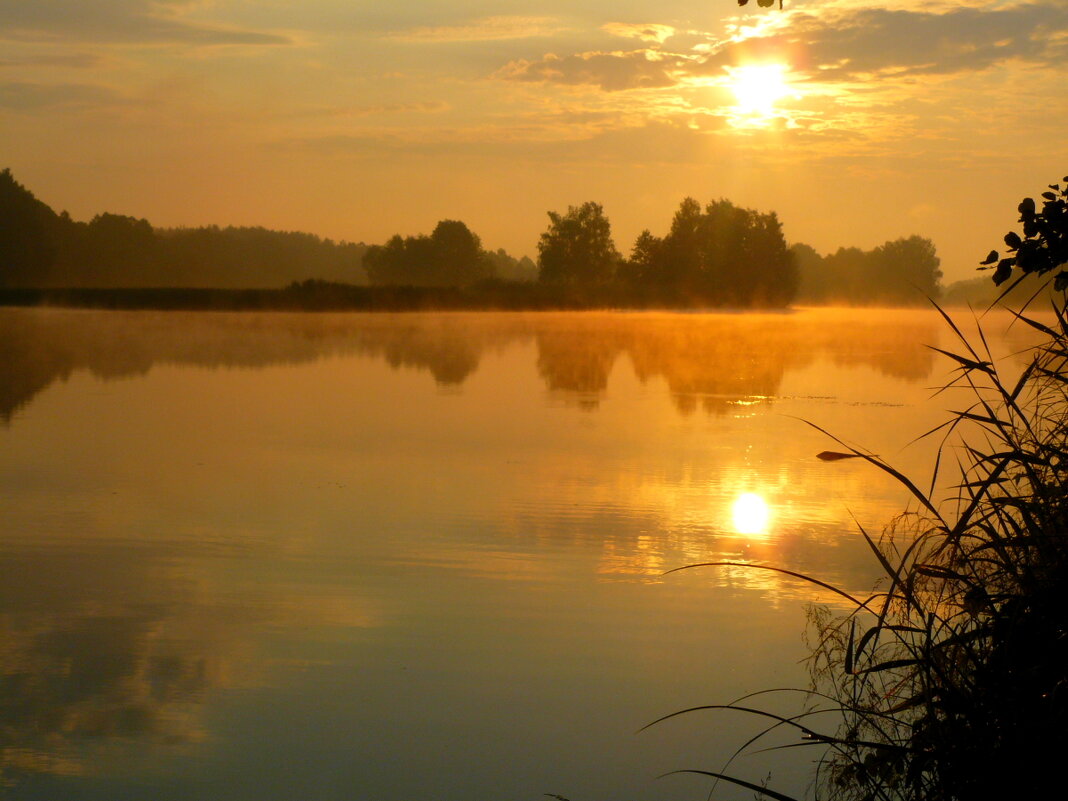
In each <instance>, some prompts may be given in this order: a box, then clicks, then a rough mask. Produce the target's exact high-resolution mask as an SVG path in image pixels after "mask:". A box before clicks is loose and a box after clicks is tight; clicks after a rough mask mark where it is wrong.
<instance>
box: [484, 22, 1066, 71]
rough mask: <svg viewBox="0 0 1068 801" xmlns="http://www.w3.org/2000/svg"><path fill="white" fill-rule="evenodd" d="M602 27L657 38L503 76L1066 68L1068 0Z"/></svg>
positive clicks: (522, 65) (518, 67)
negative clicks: (724, 31) (675, 38)
mask: <svg viewBox="0 0 1068 801" xmlns="http://www.w3.org/2000/svg"><path fill="white" fill-rule="evenodd" d="M603 29H604V30H606V31H608V32H609V33H612V34H615V35H618V36H626V37H631V38H639V39H643V40H645V41H647V42H649V43H650V46H649V47H647V48H646V49H644V50H635V51H630V52H618V51H617V52H607V51H604V52H584V53H577V54H573V55H566V56H560V55H555V54H549V55H546V56H544V57H543V58H541V59H538V60H533V61H531V60H516V61H512V62H509V63H508V64H506V65H505V66H504V67H502V68H501V69H500V70H498V71H497V73H496V74H495V77H497V78H502V79H507V80H515V81H538V82H542V83H557V84H565V85H581V84H587V85H591V86H598V87H600V88H601V89H603V90H605V91H617V90H622V89H635V88H667V87H672V86H676V85H681V84H685V83H687V82H693V81H701V80H705V79H707V78H709V77H717V76H724V75H725V72H724V68H725V67H728V66H734V65H738V64H745V63H753V62H766V61H777V62H786V63H789V64H790V65H791V68H792V73H793V75H794V76H795V77H804V78H806V79H807V80H809V81H814V82H828V83H833V82H845V81H858V80H866V79H870V78H872V77H880V78H888V79H893V78H907V77H910V76H915V75H925V74H945V75H949V74H956V73H964V72H978V71H982V70H985V69H988V68H990V67H993V66H995V65H998V64H1004V63H1007V62H1010V61H1025V62H1028V63H1031V64H1036V65H1040V66H1048V67H1052V68H1062V65H1063V64H1064V63H1065V60H1066V59H1068V4H1053V3H1033V4H1026V5H1016V6H1010V7H1002V8H996V9H990V8H972V7H965V8H955V9H951V10H948V11H943V12H939V13H935V12H931V11H926V10H901V9H897V10H889V9H873V8H860V9H856V8H848V7H842V6H834V7H831V8H822V9H816V10H814V11H803V12H797V11H795V12H787V13H785V14H782V15H779V14H776V15H773V16H771V17H767V18H766V22H762V23H758V25H756V26H753V27H750V28H736V29H735V37H734V38H733V39H729V40H718V41H717V40H716V39H714V38H713V37H711V36H708V37H706V38H705V39H704V40H703V41H700V40H695V41H694V42H692V43H691V44H690V49H689V50H688V51H687V52H675V53H669V52H666V51H665V50H663V49H661V47H660V45H661V44H662V43H663V42H664V41H665V40H666V39H668V38H670V37H671V36H672V35H673V34H674V33H675V31H674V29H673V28H671V27H670V26H666V25H627V24H623V23H611V24H609V25H605V26H604V28H603ZM677 48H678V42H675V44H674V45H673V49H677ZM876 88H878V89H880V90H881V89H884V88H885V85H882V86H879V87H876Z"/></svg>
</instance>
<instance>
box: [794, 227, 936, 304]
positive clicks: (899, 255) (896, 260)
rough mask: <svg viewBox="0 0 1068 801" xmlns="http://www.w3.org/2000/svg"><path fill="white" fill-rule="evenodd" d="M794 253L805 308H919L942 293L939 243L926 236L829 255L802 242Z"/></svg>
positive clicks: (849, 249)
mask: <svg viewBox="0 0 1068 801" xmlns="http://www.w3.org/2000/svg"><path fill="white" fill-rule="evenodd" d="M790 250H791V251H792V252H793V254H794V257H795V258H796V259H797V265H798V271H799V274H800V283H799V286H798V294H797V300H798V302H800V303H810V304H814V305H824V304H826V305H833V304H842V303H853V304H871V305H875V304H882V305H887V306H898V305H914V304H919V303H924V302H926V298H938V297H939V296H940V294H941V291H942V287H941V283H940V282H941V278H942V271H941V270H940V269H939V265H940V263H941V262H940V259H939V258H938V254H937V252H936V251H935V246H934V243H933V242H931V240H930V239H925V238H924V237H921V236H910V237H902V238H901V239H895V240H893V241H892V242H886V243H884V244H882V245H879V246H878V247H876V248H872V249H871V250H861V249H860V248H855V247H849V248H844V247H843V248H838V250H836V251H835V252H834V253H829V254H827V255H826V256H821V255H820V254H819V253H817V252H816V251H815V250H814V249H813V248H811V247H809V246H808V245H805V244H802V243H798V244H795V245H793V246H791V248H790Z"/></svg>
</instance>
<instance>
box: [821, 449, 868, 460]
mask: <svg viewBox="0 0 1068 801" xmlns="http://www.w3.org/2000/svg"><path fill="white" fill-rule="evenodd" d="M816 458H817V459H820V460H821V461H824V462H837V461H838V460H840V459H859V458H860V454H859V453H840V452H839V451H820V452H819V453H817V454H816Z"/></svg>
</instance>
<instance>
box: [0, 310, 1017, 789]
mask: <svg viewBox="0 0 1068 801" xmlns="http://www.w3.org/2000/svg"><path fill="white" fill-rule="evenodd" d="M1003 322H1004V321H998V322H995V323H991V324H988V330H993V331H1000V330H1001V329H1002V328H1003ZM1026 340H1027V337H1026V335H1025V332H1016V333H1010V334H1009V335H1008V336H1007V337H998V338H996V339H995V343H996V347H997V349H998V350H999V352H1001V353H1010V352H1011V351H1014V350H1016V349H1018V348H1020V347H1022V346H1023V344H1025V342H1026ZM947 341H948V340H947V337H946V334H945V331H944V326H943V325H941V324H940V322H939V320H938V319H937V316H936V315H935V314H934V313H930V312H925V311H872V310H866V311H843V310H803V311H799V312H794V313H785V314H762V315H750V314H744V315H743V314H662V313H640V314H626V313H572V314H463V313H451V314H398V315H390V314H381V315H361V314H337V315H313V314H306V315H299V314H298V315H287V314H262V315H261V314H205V313H195V314H193V313H188V314H187V313H168V314H152V313H138V312H130V313H114V312H86V311H60V310H2V311H0V576H3V581H0V771H2V777H3V778H2V781H3V789H2V790H0V794H3V795H4V797H10V798H13V799H46V798H47V799H54V798H64V799H119V798H153V799H220V798H225V799H294V798H305V799H324V800H325V799H330V800H333V799H369V800H370V799H373V800H375V801H402V800H403V801H410V800H411V799H424V798H425V799H440V800H441V801H461V800H462V801H468V800H469V799H480V800H481V799H486V800H490V799H502V801H503V800H504V799H509V800H513V799H531V800H533V799H537V798H541V797H543V795H542V794H543V793H558V794H561V795H565V796H567V797H568V798H571V799H573V801H604V800H607V799H637V800H639V801H642V800H644V799H650V800H651V799H662V798H665V797H671V798H679V799H685V798H693V799H702V798H704V797H705V795H706V792H707V784H706V783H705V782H704V781H702V780H699V779H696V778H695V777H672V778H667V779H662V780H659V781H657V780H656V779H655V777H656V776H657V775H658V774H661V773H664V772H667V771H670V770H674V769H678V768H703V769H710V770H717V769H719V767H720V766H721V765H722V762H723V760H724V759H725V757H726V756H727V755H728V754H729V753H730V752H731V751H732V750H733V748H734V747H735V746H737V745H739V744H740V743H741V742H742V740H743V739H744V738H745V737H746V736H748V734H749V733H752V732H755V731H757V729H758V727H757V726H756V725H755V724H754V723H753V722H752V721H749V720H746V719H744V718H742V717H740V716H730V713H699V714H695V715H692V716H688V717H684V718H680V719H676V720H672V721H669V722H667V723H664V724H661V725H659V726H657V727H654V728H653V729H651V730H649V731H646V732H644V733H642V734H636V733H635V731H636V730H637V729H638V728H639V727H640V726H642V725H643V724H645V723H647V722H649V721H650V720H653V719H655V718H657V717H659V716H661V715H664V714H666V713H669V712H672V711H674V710H677V709H681V708H685V707H689V706H693V705H696V704H703V703H723V702H727V701H730V700H732V699H734V698H735V697H738V696H741V695H743V694H745V693H748V692H753V691H756V690H760V689H764V688H768V687H777V686H784V685H799V684H800V685H803V684H804V683H805V673H804V667H803V666H802V665H800V664H798V660H800V659H801V658H802V657H803V656H804V654H805V647H804V643H803V640H802V633H803V631H804V628H805V605H806V603H809V602H811V601H828V600H831V599H830V597H828V596H826V595H824V596H820V595H819V594H818V593H816V592H814V591H813V589H812V588H811V587H810V586H807V585H804V584H802V583H799V582H797V581H794V580H791V579H785V578H783V577H781V576H777V575H776V574H772V573H768V572H763V571H753V570H746V569H741V568H710V569H700V570H691V571H684V572H681V573H676V574H672V575H669V576H663V575H662V574H663V573H664V571H666V570H669V569H671V568H674V567H678V566H682V565H686V564H689V563H693V562H701V561H714V560H722V559H729V560H745V561H754V562H759V563H766V564H775V565H779V566H782V567H786V568H788V569H791V570H799V571H804V572H809V573H813V574H816V575H819V576H820V577H821V578H824V579H827V580H830V581H833V582H835V583H837V584H839V585H841V586H843V587H845V588H847V589H851V590H857V591H864V590H867V589H870V588H871V586H872V583H873V582H874V580H875V578H876V575H877V574H876V572H875V568H874V565H873V563H872V560H871V558H870V557H869V556H868V554H867V553H866V551H865V547H864V546H863V543H862V542H861V541H860V538H859V536H858V535H857V533H856V531H857V528H856V526H857V523H860V524H861V525H864V526H865V527H868V528H869V529H870V530H872V531H873V532H878V531H879V530H880V529H881V527H882V525H883V524H884V523H885V522H886V521H887V520H889V519H890V518H891V517H893V516H894V515H895V514H897V513H898V512H900V511H901V510H902V509H903V508H904V507H905V504H906V502H907V498H906V497H905V495H904V494H903V492H902V490H901V488H900V487H898V486H896V485H895V484H894V483H893V482H891V481H889V480H887V479H886V478H885V477H884V476H881V475H879V474H878V473H876V472H874V471H873V470H872V469H871V468H869V467H866V466H865V465H863V464H861V463H859V460H854V461H847V462H838V463H825V462H821V461H819V460H817V459H815V458H814V456H815V454H816V453H818V452H819V451H822V450H826V449H828V448H832V449H838V448H839V446H837V445H835V444H834V443H833V442H830V441H829V440H828V439H827V437H826V436H824V435H823V434H821V433H820V432H819V431H817V430H815V429H813V428H812V427H810V426H808V425H806V423H804V422H803V420H809V421H812V422H815V423H817V424H819V425H821V426H823V427H825V428H827V429H829V430H831V431H833V432H834V433H835V434H836V435H837V436H839V437H841V438H843V439H846V440H848V441H850V442H854V443H857V444H860V445H863V446H865V447H867V448H869V449H870V450H871V451H873V452H876V453H879V454H880V455H882V456H884V457H886V458H887V459H889V460H890V461H892V462H893V463H894V464H895V465H897V466H899V467H901V468H902V469H904V470H905V471H906V472H909V473H910V474H911V475H917V476H919V477H921V478H925V477H926V476H927V475H928V473H929V470H930V466H931V454H932V449H933V447H934V444H933V443H929V442H921V443H919V444H917V445H913V446H909V447H905V446H906V444H907V443H908V442H909V441H910V440H911V439H912V438H914V437H915V436H916V435H918V434H920V433H922V432H923V431H925V430H927V429H929V428H931V427H933V426H934V425H936V424H937V423H938V422H941V421H942V420H943V419H944V418H945V415H944V413H943V411H942V410H943V409H944V408H946V407H947V406H952V405H953V403H952V401H951V399H947V397H946V396H940V397H938V398H935V399H932V398H931V394H932V392H931V387H932V386H934V385H937V384H940V383H941V382H942V381H943V380H944V378H945V376H946V370H947V369H948V365H946V364H945V363H944V360H942V361H936V355H935V354H934V353H933V351H931V350H930V349H927V348H925V347H924V345H925V344H927V343H930V344H939V343H941V344H943V345H945V344H947ZM1017 361H1018V359H1017ZM1009 363H1010V364H1013V363H1015V362H1014V361H1013V359H1012V358H1010V359H1009ZM743 495H748V496H755V497H756V498H757V499H758V500H756V501H753V500H752V497H750V502H751V505H750V507H749V508H750V512H749V513H748V514H747V515H746V514H741V515H739V514H738V513H736V512H735V504H736V502H737V500H738V498H739V497H740V496H743ZM753 503H755V504H756V506H755V507H753V506H752V504H753ZM754 508H755V510H756V511H753V510H754ZM765 511H766V514H767V518H766V520H764V519H762V514H763V513H764V512H765ZM854 518H855V521H854ZM768 703H769V704H773V705H774V704H779V708H783V709H786V708H790V707H788V705H786V702H784V701H775V700H769V702H768ZM780 741H781V740H780ZM787 741H789V738H788V737H787ZM809 756H810V755H801V756H791V757H788V758H782V759H780V758H773V759H770V760H769V759H765V760H763V761H761V760H758V759H747V760H743V761H741V762H739V763H738V764H737V765H736V769H737V770H738V772H739V773H740V774H741V775H745V776H748V777H749V778H752V779H757V780H759V779H761V778H763V777H764V776H765V775H766V774H767V772H768V770H769V767H770V768H771V769H773V771H774V773H773V781H772V784H773V786H776V787H779V788H780V789H784V790H786V791H789V792H800V791H802V790H803V789H804V786H805V775H806V771H807V764H806V760H807V759H808V758H809ZM746 797H747V796H746Z"/></svg>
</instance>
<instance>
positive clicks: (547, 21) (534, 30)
mask: <svg viewBox="0 0 1068 801" xmlns="http://www.w3.org/2000/svg"><path fill="white" fill-rule="evenodd" d="M561 30H562V28H561V27H560V25H559V23H558V22H557V21H556V20H555V19H554V18H552V17H519V16H504V17H484V18H482V19H477V20H473V21H471V22H468V23H465V24H463V25H442V26H436V27H424V28H411V29H409V30H406V31H400V32H398V33H392V34H389V35H388V36H387V37H386V38H389V39H396V40H399V41H404V42H488V41H496V40H502V39H529V38H533V37H538V36H552V35H553V34H556V33H559V32H560V31H561Z"/></svg>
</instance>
